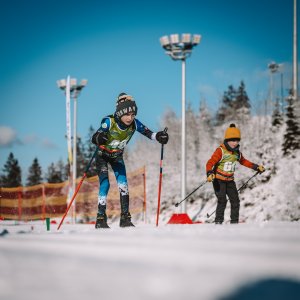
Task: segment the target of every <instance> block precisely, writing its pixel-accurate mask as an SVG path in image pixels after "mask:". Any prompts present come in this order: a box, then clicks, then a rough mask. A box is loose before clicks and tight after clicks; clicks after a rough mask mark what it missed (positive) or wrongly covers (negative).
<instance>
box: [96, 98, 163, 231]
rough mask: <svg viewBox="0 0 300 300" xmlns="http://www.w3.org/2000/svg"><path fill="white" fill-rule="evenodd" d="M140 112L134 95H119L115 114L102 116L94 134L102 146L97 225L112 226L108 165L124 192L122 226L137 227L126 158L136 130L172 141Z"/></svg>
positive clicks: (98, 170)
mask: <svg viewBox="0 0 300 300" xmlns="http://www.w3.org/2000/svg"><path fill="white" fill-rule="evenodd" d="M137 111H138V109H137V106H136V103H135V101H134V100H133V98H132V96H130V95H127V94H126V93H121V94H119V96H118V98H117V103H116V111H115V113H114V114H113V115H109V116H107V117H104V118H103V119H102V121H101V125H100V128H99V129H98V130H97V132H96V133H95V134H94V135H93V137H92V143H93V144H95V145H97V146H98V147H99V151H98V155H97V156H96V168H97V172H98V176H99V184H100V187H99V195H98V213H97V220H96V226H95V227H96V228H109V226H108V225H107V215H106V198H107V194H108V191H109V187H110V185H109V179H108V164H110V165H111V167H112V169H113V171H114V174H115V177H116V180H117V184H118V188H119V192H120V204H121V218H120V227H128V226H134V225H133V224H132V222H131V215H130V212H129V191H128V182H127V177H126V168H125V164H124V160H123V152H124V148H125V146H126V145H127V144H128V142H129V141H130V139H131V138H132V136H133V134H134V132H135V131H138V132H140V133H141V134H143V135H144V136H146V137H147V138H149V139H152V140H154V139H156V140H157V141H158V142H159V143H161V144H166V143H167V142H168V139H169V136H168V134H167V133H166V132H164V131H159V132H157V133H154V132H152V131H151V130H150V129H148V128H147V127H146V126H145V125H143V124H142V123H141V122H140V121H139V120H138V119H136V118H135V117H136V115H137Z"/></svg>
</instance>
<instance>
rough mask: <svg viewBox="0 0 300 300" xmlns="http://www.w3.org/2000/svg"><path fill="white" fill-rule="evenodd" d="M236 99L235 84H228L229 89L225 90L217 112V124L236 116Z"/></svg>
mask: <svg viewBox="0 0 300 300" xmlns="http://www.w3.org/2000/svg"><path fill="white" fill-rule="evenodd" d="M235 99H236V90H235V88H234V87H233V85H230V86H228V90H227V91H225V92H224V95H223V98H222V104H221V106H220V107H219V109H218V111H217V114H216V122H217V125H220V124H222V123H224V122H225V121H226V120H228V119H232V117H233V116H234V101H235Z"/></svg>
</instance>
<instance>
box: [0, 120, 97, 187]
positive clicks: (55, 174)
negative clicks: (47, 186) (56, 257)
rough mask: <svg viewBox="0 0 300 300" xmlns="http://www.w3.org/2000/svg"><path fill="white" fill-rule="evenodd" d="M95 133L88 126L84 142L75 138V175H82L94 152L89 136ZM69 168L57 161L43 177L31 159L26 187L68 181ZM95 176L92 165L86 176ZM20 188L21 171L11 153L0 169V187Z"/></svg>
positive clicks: (66, 163) (36, 161) (40, 169)
mask: <svg viewBox="0 0 300 300" xmlns="http://www.w3.org/2000/svg"><path fill="white" fill-rule="evenodd" d="M94 132H95V130H94V128H93V127H92V126H90V128H89V131H88V136H87V138H86V142H85V143H83V142H82V139H81V138H80V137H77V175H78V176H80V175H81V174H82V175H83V172H84V171H85V168H86V166H87V164H88V162H89V160H90V158H91V156H92V155H93V152H94V151H95V146H94V145H93V144H91V142H90V140H91V136H92V134H93V133H94ZM69 170H70V166H69V163H68V162H64V161H63V160H61V159H60V160H59V161H57V162H56V163H54V162H52V163H51V164H50V165H49V166H48V168H47V171H46V173H45V174H44V175H43V172H42V167H41V166H40V163H39V160H38V158H37V157H35V158H34V159H33V162H32V164H31V166H30V167H29V169H28V174H27V178H26V183H25V185H26V186H33V185H37V184H40V183H42V182H48V183H59V182H63V181H66V180H68V178H69V173H70V172H69ZM94 175H96V171H95V165H92V167H91V168H90V170H89V172H88V174H87V176H88V177H91V176H94ZM18 186H22V170H21V167H20V165H19V162H18V160H17V159H16V158H15V156H14V154H13V153H12V152H11V153H10V154H9V155H8V158H7V161H6V163H5V164H4V166H3V168H2V172H1V175H0V187H18Z"/></svg>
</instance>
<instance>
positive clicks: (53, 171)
mask: <svg viewBox="0 0 300 300" xmlns="http://www.w3.org/2000/svg"><path fill="white" fill-rule="evenodd" d="M66 171H67V167H66V165H65V164H64V163H63V161H62V160H59V161H58V162H57V163H56V165H55V164H54V163H51V165H50V166H49V167H48V172H47V174H46V176H45V177H46V180H47V182H48V183H60V182H64V181H65V180H67V179H68V174H67V173H66Z"/></svg>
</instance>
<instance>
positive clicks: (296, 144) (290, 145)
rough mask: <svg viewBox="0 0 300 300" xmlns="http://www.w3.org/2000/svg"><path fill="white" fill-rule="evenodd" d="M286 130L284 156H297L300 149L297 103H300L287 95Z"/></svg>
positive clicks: (283, 147)
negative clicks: (296, 153) (296, 152)
mask: <svg viewBox="0 0 300 300" xmlns="http://www.w3.org/2000/svg"><path fill="white" fill-rule="evenodd" d="M286 100H287V102H288V105H287V109H286V111H287V113H286V122H285V123H286V131H285V134H284V139H283V144H282V151H283V156H290V157H295V151H297V150H299V149H300V124H299V119H298V118H297V115H296V113H295V112H296V111H297V110H296V105H299V104H298V103H297V102H296V101H295V100H294V97H293V96H292V92H290V95H289V96H288V97H287V99H286Z"/></svg>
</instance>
